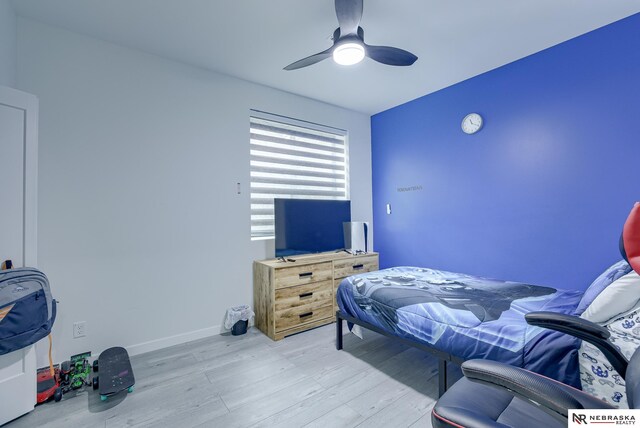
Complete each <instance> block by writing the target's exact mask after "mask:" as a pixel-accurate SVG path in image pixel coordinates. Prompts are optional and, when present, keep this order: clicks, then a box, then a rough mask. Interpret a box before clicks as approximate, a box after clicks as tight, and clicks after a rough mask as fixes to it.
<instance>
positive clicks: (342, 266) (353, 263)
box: [333, 256, 378, 279]
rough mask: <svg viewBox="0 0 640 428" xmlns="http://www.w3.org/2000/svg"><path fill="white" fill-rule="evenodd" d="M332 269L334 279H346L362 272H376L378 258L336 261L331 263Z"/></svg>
mask: <svg viewBox="0 0 640 428" xmlns="http://www.w3.org/2000/svg"><path fill="white" fill-rule="evenodd" d="M333 267H334V272H335V278H336V279H339V278H346V277H348V276H351V275H356V274H359V273H363V272H371V271H374V270H378V256H366V257H358V258H356V259H346V260H336V261H334V262H333Z"/></svg>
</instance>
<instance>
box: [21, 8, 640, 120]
mask: <svg viewBox="0 0 640 428" xmlns="http://www.w3.org/2000/svg"><path fill="white" fill-rule="evenodd" d="M333 3H334V2H333V0H313V1H312V0H226V1H223V0H13V5H14V8H15V10H16V13H18V14H19V15H21V16H25V17H30V18H33V19H36V20H39V21H43V22H46V23H50V24H53V25H56V26H60V27H63V28H67V29H69V30H72V31H76V32H79V33H82V34H86V35H89V36H93V37H96V38H99V39H104V40H107V41H111V42H114V43H117V44H120V45H124V46H129V47H132V48H136V49H140V50H143V51H146V52H150V53H153V54H157V55H161V56H164V57H167V58H171V59H175V60H178V61H182V62H184V63H188V64H192V65H196V66H200V67H204V68H207V69H210V70H214V71H219V72H222V73H225V74H229V75H233V76H237V77H240V78H242V79H246V80H249V81H253V82H257V83H261V84H264V85H267V86H271V87H274V88H278V89H282V90H285V91H288V92H293V93H296V94H300V95H303V96H307V97H310V98H314V99H318V100H321V101H325V102H327V103H330V104H335V105H338V106H342V107H346V108H349V109H352V110H357V111H361V112H364V113H369V114H373V113H377V112H380V111H382V110H386V109H388V108H390V107H393V106H396V105H398V104H402V103H404V102H406V101H409V100H412V99H414V98H417V97H420V96H422V95H425V94H427V93H431V92H434V91H436V90H438V89H441V88H444V87H447V86H450V85H452V84H454V83H457V82H460V81H462V80H465V79H468V78H470V77H472V76H476V75H478V74H480V73H483V72H485V71H488V70H491V69H494V68H496V67H499V66H501V65H503V64H506V63H509V62H511V61H514V60H517V59H519V58H522V57H525V56H527V55H530V54H532V53H534V52H538V51H540V50H542V49H545V48H547V47H550V46H553V45H555V44H558V43H560V42H563V41H565V40H568V39H570V38H573V37H575V36H578V35H580V34H584V33H586V32H588V31H590V30H593V29H596V28H598V27H601V26H603V25H606V24H608V23H611V22H614V21H617V20H619V19H621V18H624V17H626V16H629V15H632V14H634V13H638V12H640V2H639V1H638V0H607V1H603V0H526V1H525V0H482V1H478V0H455V1H451V0H440V1H436V0H365V2H364V17H363V20H362V23H361V26H362V27H363V28H364V30H365V40H366V41H367V43H369V44H384V45H390V46H397V47H400V48H402V49H406V50H409V51H411V52H413V53H415V54H416V55H418V57H419V59H418V61H417V62H416V63H415V64H414V65H413V66H411V67H391V66H385V65H382V64H378V63H376V62H374V61H372V60H370V59H365V61H363V62H362V63H360V64H358V65H356V66H353V67H348V68H347V67H342V66H339V65H337V64H335V63H334V62H333V61H332V60H330V59H329V60H325V61H323V62H321V63H319V64H317V65H315V66H311V67H308V68H305V69H300V70H296V71H284V70H282V68H283V67H284V66H285V65H287V64H289V63H291V62H293V61H295V60H298V59H300V58H303V57H306V56H308V55H311V54H313V53H316V52H319V51H322V50H324V49H326V48H328V47H329V46H331V41H330V40H329V36H330V35H331V33H332V32H333V30H334V29H335V28H336V27H337V20H336V17H335V12H334V4H333Z"/></svg>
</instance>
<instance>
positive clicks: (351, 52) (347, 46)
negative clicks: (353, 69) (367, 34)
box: [333, 42, 365, 65]
mask: <svg viewBox="0 0 640 428" xmlns="http://www.w3.org/2000/svg"><path fill="white" fill-rule="evenodd" d="M364 56H365V51H364V46H362V44H360V43H355V42H347V43H341V44H339V45H338V46H336V47H335V49H334V50H333V60H334V61H335V62H336V63H337V64H340V65H354V64H357V63H359V62H360V61H362V60H363V59H364Z"/></svg>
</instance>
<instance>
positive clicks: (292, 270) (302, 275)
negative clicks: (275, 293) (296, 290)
mask: <svg viewBox="0 0 640 428" xmlns="http://www.w3.org/2000/svg"><path fill="white" fill-rule="evenodd" d="M332 278H333V275H332V272H331V262H324V263H315V264H310V265H302V266H291V267H289V266H288V267H287V268H280V269H276V272H275V282H276V284H275V288H276V289H278V288H283V287H291V286H293V285H302V284H309V283H311V282H320V281H328V280H330V279H332Z"/></svg>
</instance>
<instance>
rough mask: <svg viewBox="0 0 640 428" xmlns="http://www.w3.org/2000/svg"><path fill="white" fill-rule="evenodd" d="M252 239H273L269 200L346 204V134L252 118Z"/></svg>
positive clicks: (303, 123)
mask: <svg viewBox="0 0 640 428" xmlns="http://www.w3.org/2000/svg"><path fill="white" fill-rule="evenodd" d="M250 135H251V136H250V144H251V238H252V239H266V238H273V236H274V233H275V231H274V214H273V199H274V198H295V199H348V197H349V186H348V181H349V180H348V177H349V171H348V167H347V138H346V132H344V131H341V130H338V129H335V128H328V127H322V126H320V125H313V124H308V123H306V122H297V121H292V120H291V119H285V118H277V117H276V119H275V120H274V119H271V118H269V119H265V118H264V117H263V116H261V117H251V119H250Z"/></svg>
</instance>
